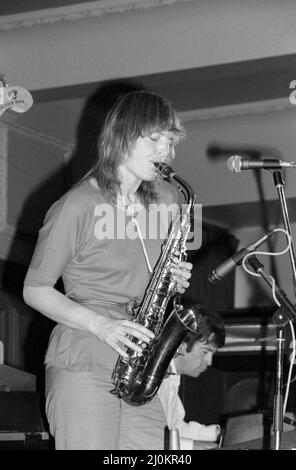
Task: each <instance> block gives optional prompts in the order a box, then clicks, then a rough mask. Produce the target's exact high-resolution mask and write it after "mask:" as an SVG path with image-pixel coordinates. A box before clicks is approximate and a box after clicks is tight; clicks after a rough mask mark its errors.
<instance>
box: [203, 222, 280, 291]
mask: <svg viewBox="0 0 296 470" xmlns="http://www.w3.org/2000/svg"><path fill="white" fill-rule="evenodd" d="M271 235H273V230H272V231H271V232H269V233H267V234H266V235H264V237H261V238H260V240H257V241H256V242H252V243H250V244H249V245H247V246H246V247H244V248H241V249H240V250H239V251H237V252H236V253H235V254H234V255H232V256H231V257H230V258H228V259H227V260H226V261H223V263H221V264H219V266H218V267H217V268H215V269H213V271H212V272H211V273H210V274H209V277H208V279H209V281H210V282H211V283H214V282H216V281H221V280H222V279H223V277H225V276H227V274H229V273H230V272H231V271H233V269H235V268H236V267H237V266H238V265H240V264H241V263H242V261H243V259H244V257H245V256H246V255H247V254H248V253H251V252H252V251H255V250H256V249H257V248H258V246H260V245H262V244H263V243H264V242H265V241H266V240H267V239H268V238H269V237H270V236H271Z"/></svg>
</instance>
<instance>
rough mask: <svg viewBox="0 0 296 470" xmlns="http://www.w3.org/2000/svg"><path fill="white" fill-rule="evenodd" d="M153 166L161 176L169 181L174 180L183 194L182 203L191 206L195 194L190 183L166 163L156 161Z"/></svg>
mask: <svg viewBox="0 0 296 470" xmlns="http://www.w3.org/2000/svg"><path fill="white" fill-rule="evenodd" d="M155 166H156V168H157V170H158V174H159V175H160V177H161V178H163V179H165V180H169V182H170V183H174V182H175V184H176V187H177V190H178V191H179V192H181V193H182V194H183V197H184V203H185V204H189V205H190V206H192V205H193V204H194V201H195V194H194V191H193V189H192V187H191V186H190V184H188V183H187V181H185V180H183V178H181V177H180V176H179V175H177V173H176V172H175V170H174V169H173V168H172V167H171V166H169V165H167V164H166V163H156V164H155Z"/></svg>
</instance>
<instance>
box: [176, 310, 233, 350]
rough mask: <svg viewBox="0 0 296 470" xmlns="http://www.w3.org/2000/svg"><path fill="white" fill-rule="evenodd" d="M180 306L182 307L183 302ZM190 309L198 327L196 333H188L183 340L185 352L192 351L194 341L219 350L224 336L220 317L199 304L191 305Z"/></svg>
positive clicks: (223, 341)
mask: <svg viewBox="0 0 296 470" xmlns="http://www.w3.org/2000/svg"><path fill="white" fill-rule="evenodd" d="M182 304H183V305H184V302H182ZM184 306H185V305H184ZM191 307H192V310H193V311H194V313H195V315H196V320H197V323H198V327H197V331H196V332H193V331H192V332H191V331H189V332H188V333H187V335H186V336H185V338H184V343H186V345H187V352H190V351H191V350H192V348H193V346H194V343H196V341H201V342H204V343H207V344H211V345H213V346H215V347H216V348H217V349H219V348H221V347H222V346H223V345H224V343H225V335H226V332H225V325H224V322H223V319H222V317H221V316H220V315H219V314H218V313H217V312H215V311H213V310H210V309H208V308H206V307H204V306H203V305H200V304H193V305H191Z"/></svg>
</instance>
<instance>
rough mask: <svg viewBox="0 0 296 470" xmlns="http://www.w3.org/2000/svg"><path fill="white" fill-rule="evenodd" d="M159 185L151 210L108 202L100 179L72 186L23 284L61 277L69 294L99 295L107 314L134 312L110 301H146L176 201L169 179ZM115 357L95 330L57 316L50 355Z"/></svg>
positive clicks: (87, 365)
mask: <svg viewBox="0 0 296 470" xmlns="http://www.w3.org/2000/svg"><path fill="white" fill-rule="evenodd" d="M155 189H156V192H157V194H158V204H153V205H152V206H149V210H146V209H145V208H144V207H143V206H135V207H133V208H132V210H131V211H130V212H129V211H124V210H123V209H122V208H120V207H118V206H117V205H115V204H112V203H107V202H106V200H105V199H104V197H103V196H102V194H101V193H100V191H99V189H98V187H97V185H96V184H94V181H91V180H88V181H85V182H83V183H81V184H80V185H78V186H75V187H73V188H72V189H71V190H70V191H68V192H67V193H66V194H65V195H64V196H63V197H61V198H60V199H59V200H58V201H57V202H56V203H54V204H53V205H52V206H51V208H50V209H49V211H48V213H47V214H46V217H45V221H44V225H43V227H42V228H41V230H40V232H39V236H38V241H37V245H36V248H35V251H34V254H33V257H32V261H31V263H30V267H29V269H28V272H27V276H26V279H25V285H28V286H54V285H55V284H56V282H57V280H58V279H59V278H60V277H62V280H63V285H64V291H65V295H66V296H67V297H69V298H71V299H72V300H74V301H76V302H81V303H90V304H91V303H92V302H94V303H93V304H91V306H90V307H89V308H91V309H92V310H96V309H97V308H98V307H97V306H96V303H97V304H98V306H99V311H102V306H100V300H101V301H102V305H103V306H104V305H105V307H104V308H105V314H106V315H110V316H112V317H115V318H129V316H128V313H127V312H126V310H125V309H124V308H118V309H117V310H116V309H114V307H112V308H111V309H110V308H107V307H106V302H107V303H108V302H110V303H120V304H124V303H126V302H128V301H130V300H131V299H132V298H137V299H138V301H139V302H140V301H141V299H142V297H143V295H144V293H145V289H146V287H147V285H148V283H149V279H150V272H149V267H148V265H150V268H152V269H153V267H154V266H155V264H156V262H157V260H158V258H159V255H160V253H161V246H162V244H163V243H164V240H165V238H166V235H167V228H168V225H169V219H170V216H171V215H172V210H174V209H175V206H176V203H177V194H176V191H175V189H174V188H173V187H172V185H170V184H169V183H167V182H165V181H161V182H158V183H157V184H156V186H155ZM160 207H161V209H162V210H160V211H159V208H160ZM168 207H169V208H170V210H169V211H168V212H166V208H168ZM172 208H173V209H172ZM166 216H168V217H166ZM145 252H146V255H145ZM104 302H105V304H104ZM115 310H116V312H115ZM114 312H115V313H114ZM107 356H108V358H107ZM103 357H105V359H106V360H105V359H104V360H103ZM116 357H117V354H116V353H115V352H114V351H113V350H111V348H110V347H109V346H107V345H105V344H103V343H102V342H101V341H99V340H98V339H97V338H96V337H95V336H94V335H92V334H90V333H87V332H84V331H81V330H76V329H73V328H69V327H66V326H64V325H61V324H58V325H57V326H56V327H55V328H54V330H53V332H52V334H51V338H50V342H49V347H48V350H47V353H46V358H45V362H46V364H49V365H56V366H59V367H65V368H68V369H69V370H93V369H98V368H99V369H101V368H102V367H103V368H104V367H105V366H106V367H107V368H108V369H109V368H110V367H112V365H113V363H114V360H115V359H116Z"/></svg>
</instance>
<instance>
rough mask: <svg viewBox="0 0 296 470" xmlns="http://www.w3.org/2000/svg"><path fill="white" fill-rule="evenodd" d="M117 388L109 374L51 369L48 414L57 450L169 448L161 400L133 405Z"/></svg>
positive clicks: (47, 385) (49, 373)
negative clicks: (116, 393) (114, 388)
mask: <svg viewBox="0 0 296 470" xmlns="http://www.w3.org/2000/svg"><path fill="white" fill-rule="evenodd" d="M112 388H113V387H112V384H111V383H110V376H108V377H105V378H104V376H103V377H102V376H101V375H100V374H98V373H94V372H88V371H79V372H70V371H68V370H66V369H59V368H55V367H53V366H50V367H47V368H46V415H47V419H48V422H49V426H50V432H51V434H52V435H53V437H54V438H55V448H56V450H83V449H84V450H138V449H142V450H161V449H164V429H165V426H166V420H165V416H164V413H163V410H162V407H161V404H160V401H159V398H158V397H157V396H156V397H155V398H154V399H153V400H152V401H151V402H150V403H147V404H145V405H142V406H133V405H128V404H127V403H125V402H124V401H123V400H121V399H119V398H118V397H116V396H115V395H113V394H112V393H110V390H112Z"/></svg>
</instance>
